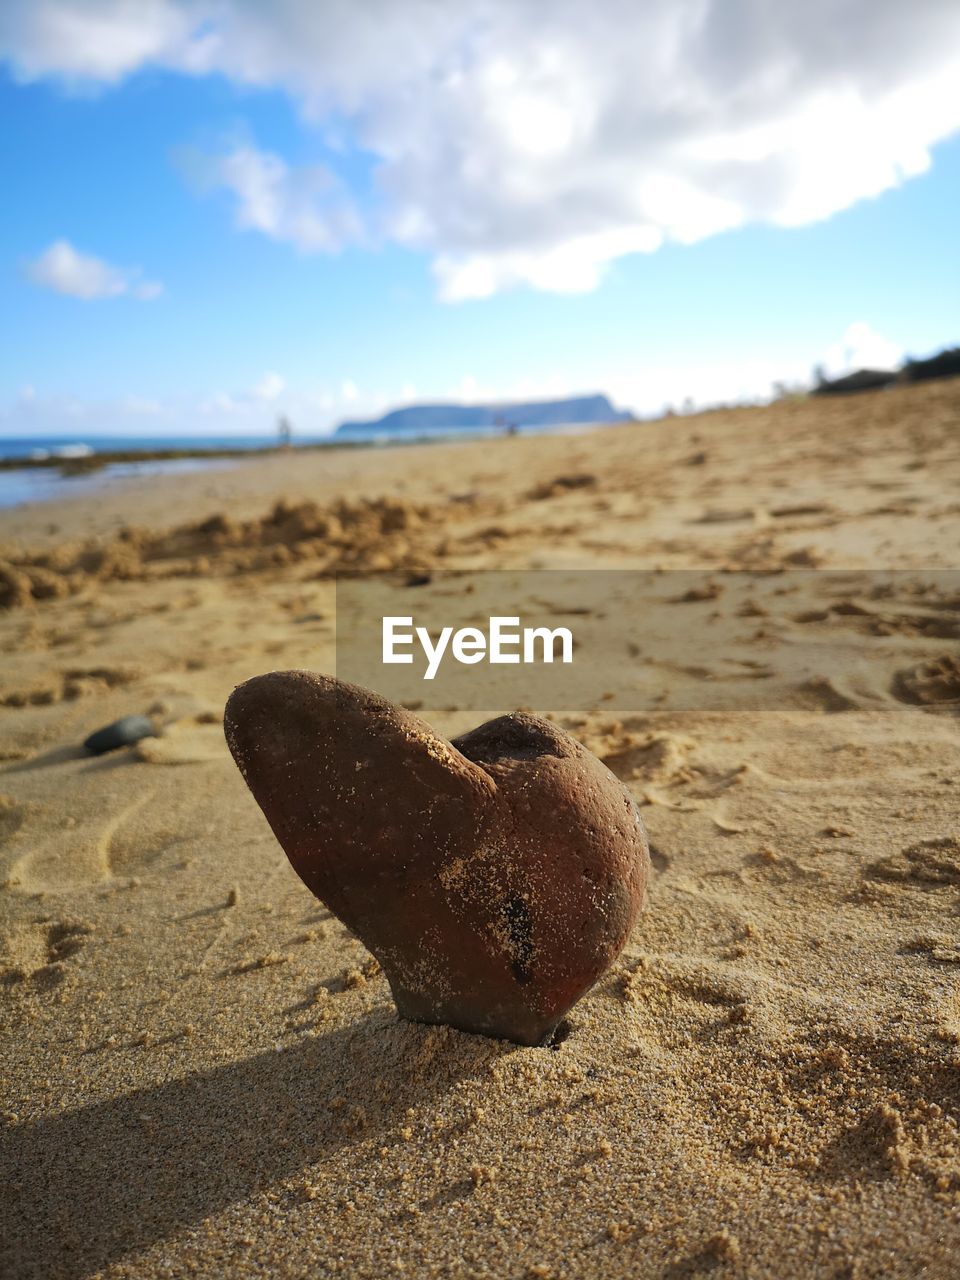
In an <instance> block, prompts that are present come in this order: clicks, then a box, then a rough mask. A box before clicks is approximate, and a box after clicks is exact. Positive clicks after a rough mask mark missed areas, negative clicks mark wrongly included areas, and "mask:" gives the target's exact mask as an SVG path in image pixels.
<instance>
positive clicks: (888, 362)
mask: <svg viewBox="0 0 960 1280" xmlns="http://www.w3.org/2000/svg"><path fill="white" fill-rule="evenodd" d="M903 358H904V350H903V347H902V346H900V345H899V343H896V342H892V341H891V340H890V339H889V338H885V337H883V335H882V334H879V333H877V331H876V330H875V329H871V327H870V325H868V324H865V323H864V322H863V321H862V320H858V321H855V322H854V323H853V324H851V325H849V326H848V327H847V329H846V331H845V332H844V334H843V337H842V338H841V339H840V341H839V342H834V343H832V344H831V345H830V346H829V347H828V348H827V350H826V351H825V352H824V356H823V360H822V361H821V364H822V367H823V371H824V372H825V373H826V375H827V377H828V378H842V377H843V375H844V374H845V373H853V372H855V371H856V370H857V369H897V368H899V367H900V365H901V364H902V363H903Z"/></svg>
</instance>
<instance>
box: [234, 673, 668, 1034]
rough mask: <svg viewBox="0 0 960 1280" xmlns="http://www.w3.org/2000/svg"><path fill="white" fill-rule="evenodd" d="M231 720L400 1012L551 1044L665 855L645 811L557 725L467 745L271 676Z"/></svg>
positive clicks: (523, 727)
mask: <svg viewBox="0 0 960 1280" xmlns="http://www.w3.org/2000/svg"><path fill="white" fill-rule="evenodd" d="M224 728H225V732H226V737H227V742H228V744H229V746H230V750H231V751H232V753H233V757H234V759H235V760H236V762H237V765H238V766H239V768H240V772H241V773H242V774H243V776H244V778H245V779H246V782H247V785H248V786H249V787H250V790H251V791H252V792H253V794H254V796H255V797H256V800H257V802H258V803H259V805H260V807H261V809H262V810H263V812H264V814H265V815H266V817H267V821H268V822H269V823H270V826H271V827H272V828H273V830H274V833H275V834H276V837H277V839H278V840H279V841H280V843H281V845H282V846H283V848H284V850H285V851H286V853H287V856H288V857H289V859H290V861H291V863H292V864H293V867H294V869H295V870H296V872H297V874H298V875H299V876H300V878H301V879H302V880H303V881H304V883H305V884H306V885H307V887H308V888H309V889H311V890H312V891H313V893H314V894H316V896H317V897H318V898H319V899H320V900H321V901H322V902H323V903H325V904H326V905H327V906H328V907H329V908H330V910H331V911H332V912H334V914H335V915H337V916H339V918H340V919H341V920H342V921H343V922H344V923H345V924H346V925H347V926H348V928H350V929H351V930H352V931H353V932H354V933H355V934H357V936H358V937H359V938H360V939H361V941H362V942H363V943H364V944H365V945H366V946H367V947H368V948H369V950H370V951H372V952H373V954H374V955H375V956H376V958H377V959H378V960H379V961H380V964H381V965H382V967H383V970H384V972H385V974H386V976H387V979H388V981H389V983H390V988H391V991H392V992H393V998H394V1000H395V1001H396V1005H397V1009H398V1011H399V1013H400V1014H401V1016H402V1017H405V1018H410V1019H412V1020H414V1021H417V1022H429V1023H447V1024H449V1025H450V1026H453V1027H458V1028H459V1029H461V1030H463V1031H473V1032H479V1033H481V1034H483V1035H489V1036H496V1037H498V1038H502V1039H508V1040H514V1041H517V1042H518V1043H519V1044H526V1045H534V1044H540V1043H543V1042H544V1041H545V1040H546V1039H548V1038H549V1037H550V1036H551V1035H552V1033H553V1032H554V1030H555V1029H556V1027H557V1025H558V1023H559V1022H560V1020H561V1018H562V1017H563V1015H564V1014H565V1013H566V1012H567V1010H568V1009H569V1008H570V1007H571V1006H572V1005H573V1004H574V1003H575V1002H576V1001H577V1000H578V999H579V998H580V996H582V995H583V994H584V992H585V991H587V990H588V989H589V988H590V987H591V986H593V984H594V983H595V982H596V981H597V979H598V978H599V977H600V975H601V974H602V973H603V972H604V971H605V970H606V968H607V967H608V966H609V965H610V963H611V962H612V961H613V960H614V958H615V957H616V956H617V954H618V953H619V951H620V949H621V948H622V946H623V944H624V942H625V941H626V939H627V935H628V934H629V932H630V928H631V926H632V925H633V922H634V920H635V919H636V916H637V913H638V912H639V910H640V907H641V905H642V903H643V896H644V890H645V887H646V881H647V876H648V873H649V865H650V859H649V853H648V850H647V841H646V836H645V833H644V830H643V824H642V822H641V820H640V814H639V812H638V810H637V806H636V805H635V803H634V801H633V799H632V797H631V796H630V794H629V792H628V791H627V790H626V788H625V787H624V786H623V785H622V784H621V783H620V782H619V781H618V779H617V778H616V777H614V775H613V774H612V773H611V772H610V771H609V770H608V769H607V768H606V767H605V766H604V765H602V764H601V763H600V761H599V760H597V759H596V757H595V756H593V755H591V754H590V752H588V751H587V750H586V749H585V748H584V747H583V746H581V745H580V743H578V742H577V741H576V740H575V739H574V738H572V737H571V736H570V735H569V734H568V733H565V732H564V731H563V730H562V729H560V728H558V727H557V726H556V725H555V724H552V723H551V722H550V721H548V720H540V719H538V718H537V717H535V716H528V715H519V714H518V715H509V716H502V717H500V718H499V719H497V720H491V721H489V722H488V723H487V724H483V725H481V726H480V727H479V728H478V729H474V730H472V732H470V733H467V734H464V735H463V736H462V737H460V738H456V739H455V740H454V741H453V742H452V743H450V742H447V741H445V740H444V739H443V738H441V737H439V736H438V735H437V734H436V733H435V732H434V731H433V730H432V729H431V728H430V726H429V725H428V724H426V723H425V722H424V721H423V720H421V719H419V717H417V716H415V715H412V714H411V713H410V712H408V711H405V710H404V709H403V708H401V707H398V706H396V705H395V704H394V703H392V702H388V701H387V700H386V699H385V698H382V697H380V696H379V695H378V694H375V693H371V692H370V691H369V690H366V689H361V688H359V687H358V686H356V685H351V684H346V683H344V682H343V681H338V680H335V679H333V678H332V677H330V676H323V675H315V674H313V673H311V672H308V671H274V672H271V673H269V674H268V675H263V676H257V677H256V678H254V679H253V680H248V681H247V682H246V683H245V684H242V685H240V686H239V688H237V689H236V690H234V692H233V694H232V695H231V697H230V699H229V701H228V703H227V707H226V712H225V717H224Z"/></svg>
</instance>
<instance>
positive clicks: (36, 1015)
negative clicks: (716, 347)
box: [0, 379, 960, 1280]
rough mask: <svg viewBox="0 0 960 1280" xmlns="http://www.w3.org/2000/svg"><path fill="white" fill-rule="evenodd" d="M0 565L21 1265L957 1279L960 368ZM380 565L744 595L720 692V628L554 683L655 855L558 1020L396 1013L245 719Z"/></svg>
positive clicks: (65, 547)
mask: <svg viewBox="0 0 960 1280" xmlns="http://www.w3.org/2000/svg"><path fill="white" fill-rule="evenodd" d="M0 562H2V565H0V605H2V606H4V607H2V608H0V635H2V651H3V654H4V658H3V663H2V668H0V882H2V888H0V1011H2V1023H3V1035H2V1041H0V1044H2V1048H0V1053H2V1105H0V1110H2V1113H3V1114H2V1127H0V1171H2V1179H3V1186H4V1192H3V1196H2V1204H3V1207H2V1209H0V1217H2V1218H3V1227H2V1232H0V1238H2V1243H0V1250H2V1251H0V1271H2V1273H3V1274H4V1275H5V1276H9V1277H10V1280H20V1278H23V1280H26V1278H27V1277H31V1278H36V1280H41V1278H43V1280H47V1278H48V1277H51V1278H52V1277H70V1278H77V1280H79V1278H80V1277H84V1278H85V1277H90V1276H94V1275H103V1276H109V1277H119V1276H131V1277H133V1276H135V1277H138V1278H140V1277H143V1278H144V1280H147V1278H151V1280H152V1278H153V1277H160V1276H187V1275H202V1276H225V1277H231V1278H232V1277H241V1276H254V1275H260V1276H262V1275H276V1276H283V1277H297V1276H304V1275H308V1274H309V1275H318V1276H322V1275H328V1274H336V1275H343V1276H346V1277H358V1278H364V1280H366V1278H369V1280H375V1278H376V1280H379V1278H380V1277H388V1276H393V1275H397V1276H403V1275H406V1276H417V1277H420V1276H423V1277H433V1276H436V1277H458V1278H459V1277H463V1278H464V1280H466V1278H467V1277H470V1278H471V1280H473V1278H476V1280H479V1278H480V1277H498V1278H499V1277H511V1278H512V1277H516V1278H517V1280H522V1278H525V1277H539V1278H541V1280H580V1278H582V1277H590V1278H591V1280H592V1278H594V1277H596V1278H598V1280H599V1278H600V1277H610V1278H614V1277H618V1278H619V1277H623V1278H626V1277H632V1278H639V1277H657V1278H662V1280H680V1277H694V1276H711V1277H712V1276H730V1277H737V1276H743V1277H770V1278H771V1280H773V1278H777V1280H793V1278H796V1280H799V1278H800V1277H805V1278H809V1277H821V1276H823V1277H837V1280H840V1278H841V1277H843V1278H845V1280H868V1278H876V1280H879V1278H880V1277H883V1278H884V1280H893V1278H899V1280H908V1278H909V1280H913V1278H914V1277H919V1276H924V1277H928V1278H930V1280H949V1278H950V1277H954V1276H956V1275H957V1267H958V1263H957V1258H958V1256H960V926H958V919H960V917H958V908H960V739H958V734H957V728H958V714H960V647H958V645H957V640H958V638H960V568H958V567H960V380H957V379H954V380H944V381H939V382H930V383H926V384H922V385H917V386H913V387H897V388H893V389H891V390H889V391H883V392H876V393H867V394H862V395H858V396H849V397H835V398H817V397H809V398H797V399H795V400H786V401H783V402H779V403H775V404H773V405H771V406H769V407H764V408H743V409H730V410H720V411H715V412H712V413H704V414H699V415H691V416H683V417H670V418H665V419H662V420H659V421H656V422H649V423H638V424H632V425H622V426H617V427H611V428H606V429H603V430H598V431H596V432H588V433H583V434H580V435H569V436H553V437H546V436H541V437H536V438H524V437H522V436H520V437H517V438H511V439H508V438H504V439H503V440H499V441H494V442H489V441H483V442H475V443H470V442H467V441H465V442H463V443H455V444H435V445H418V446H409V447H403V448H395V449H367V450H343V451H323V452H314V453H310V454H307V455H303V456H299V455H297V454H295V453H290V454H287V455H283V454H278V455H277V456H274V457H270V458H264V459H257V460H256V461H247V462H239V463H237V464H235V465H231V466H230V467H229V468H225V469H224V470H222V471H207V472H203V473H198V474H195V475H185V476H176V477H174V476H166V477H158V478H155V479H152V480H148V479H142V480H132V481H129V482H127V483H125V484H122V485H115V486H112V487H110V488H108V489H105V490H104V492H103V493H102V494H100V495H98V496H97V497H96V499H94V498H92V497H90V498H83V499H70V498H68V499H65V500H64V501H62V502H58V503H56V504H55V505H46V506H45V505H42V504H38V505H36V506H33V507H28V508H14V509H11V510H8V511H4V512H0ZM395 569H399V570H416V571H417V572H418V573H420V574H422V575H424V578H425V581H424V584H423V585H422V586H421V587H420V588H419V590H421V591H422V592H424V593H426V596H427V597H429V594H430V593H431V592H432V591H434V590H435V589H437V584H436V583H433V582H431V581H429V580H426V579H429V575H430V573H431V572H436V571H438V570H461V569H463V570H466V569H539V570H553V569H564V570H568V569H577V570H618V569H624V570H626V569H644V570H658V571H661V576H662V577H663V578H664V580H668V579H669V575H670V572H671V571H674V570H676V571H680V570H689V571H694V570H695V571H697V573H698V574H699V575H700V580H701V581H702V583H704V584H706V585H705V586H704V587H702V588H697V590H695V591H689V590H688V591H687V592H686V594H685V595H682V594H678V593H676V592H674V593H673V595H672V597H671V599H672V603H669V602H668V603H663V604H662V606H659V607H660V608H661V613H658V614H657V616H658V617H659V616H661V615H662V616H669V617H671V618H673V617H676V618H677V620H678V621H677V625H678V627H680V628H682V629H683V631H684V633H685V634H686V635H687V636H688V637H690V636H692V637H694V638H696V637H697V636H698V635H709V634H710V633H709V630H708V626H707V624H708V623H709V622H710V621H711V619H712V618H714V617H716V618H717V619H718V622H717V625H718V627H722V626H725V625H726V623H725V622H724V619H727V620H728V621H729V628H728V630H727V631H725V632H724V635H725V636H726V637H727V645H728V648H727V649H726V650H725V651H724V659H723V661H724V662H726V661H727V660H728V658H730V655H731V654H732V655H733V657H732V659H731V660H733V661H736V662H738V663H739V664H740V673H741V677H743V678H742V681H741V683H737V682H736V681H734V682H732V683H731V682H729V681H728V682H727V683H726V684H723V688H724V689H725V690H726V692H725V695H724V697H723V698H722V699H720V700H719V701H718V699H717V697H716V696H715V690H716V688H717V687H719V684H720V683H722V682H723V680H724V678H725V673H726V672H728V671H729V667H723V666H722V663H721V658H720V655H719V653H715V652H712V651H711V649H710V648H709V647H707V645H706V644H705V645H704V646H703V651H702V652H700V653H699V655H694V656H693V657H691V656H690V655H689V654H688V653H685V654H684V656H683V660H682V661H681V660H680V658H679V657H678V658H677V659H676V660H675V661H674V662H673V664H672V665H671V664H669V663H662V664H661V665H659V666H657V667H656V668H655V669H654V668H653V667H650V668H649V669H648V672H647V674H648V676H649V678H650V679H651V680H652V681H655V682H661V683H662V688H663V693H664V700H663V702H662V705H658V706H650V705H644V706H643V707H641V708H636V709H634V710H632V711H631V709H630V708H629V707H627V708H626V709H624V708H623V707H622V706H621V705H620V703H618V704H617V705H616V707H611V706H610V705H608V704H607V703H605V702H604V701H603V698H602V697H598V698H597V700H596V702H595V703H594V704H593V705H591V706H588V707H585V708H583V709H581V710H579V711H578V712H576V713H574V712H571V711H570V708H569V707H552V708H550V707H543V708H541V707H537V708H536V709H537V710H538V711H539V712H540V713H541V714H544V713H546V712H548V711H552V712H553V713H554V714H555V715H556V716H557V718H558V720H559V722H560V723H561V724H562V725H563V726H564V727H565V728H567V729H568V730H569V731H570V732H571V733H573V734H574V735H575V736H576V737H577V738H578V739H579V740H580V741H581V742H582V743H583V744H584V745H585V746H586V747H587V748H588V749H589V750H590V751H592V752H594V753H595V754H596V755H598V756H599V757H600V758H601V759H603V760H604V761H605V762H606V763H607V764H608V766H609V767H610V768H611V769H612V770H613V771H614V772H615V773H616V774H617V776H618V777H620V778H621V779H622V780H623V781H624V782H625V783H626V784H627V785H628V786H629V788H630V789H631V791H632V793H633V795H634V797H635V798H636V800H637V802H638V803H639V804H640V805H641V808H642V814H643V818H644V822H645V823H646V825H647V829H648V831H649V835H650V840H651V847H652V857H653V864H654V867H653V877H652V883H651V887H650V891H649V893H648V900H647V905H646V907H645V910H644V912H643V914H642V916H641V917H640V920H639V923H638V925H637V927H636V928H635V930H634V932H633V934H632V936H631V938H630V940H629V942H628V944H627V946H626V948H625V950H624V951H623V953H622V955H621V956H620V958H619V960H618V961H617V963H616V964H615V966H614V967H613V968H612V969H611V971H610V972H609V973H608V974H607V975H606V976H605V977H604V978H603V979H602V980H601V981H600V982H599V983H598V984H597V986H596V987H595V988H594V989H593V990H592V991H591V992H590V993H589V994H588V995H587V996H586V997H585V998H584V999H583V1000H582V1001H581V1002H580V1003H579V1004H578V1005H577V1006H576V1007H575V1008H574V1009H573V1011H572V1013H571V1015H570V1028H569V1034H567V1035H566V1037H565V1038H564V1039H563V1040H562V1042H561V1043H559V1044H557V1045H556V1046H555V1047H553V1048H550V1049H528V1048H519V1047H517V1046H516V1045H512V1044H509V1043H506V1042H500V1041H494V1040H490V1039H486V1038H483V1037H479V1036H470V1035H466V1034H462V1033H459V1032H456V1031H452V1030H449V1029H446V1028H428V1027H424V1026H419V1025H414V1024H411V1023H405V1022H402V1021H400V1020H398V1018H397V1016H396V1012H395V1009H394V1007H393V1004H392V1002H391V1000H390V996H389V990H388V988H387V985H386V981H385V979H384V977H383V975H382V974H381V973H380V972H379V971H378V967H377V965H376V962H374V961H372V959H371V957H370V956H369V954H368V953H367V952H366V951H365V949H364V947H363V946H362V945H361V944H360V942H359V941H358V940H357V939H355V938H354V937H352V936H351V935H350V934H349V933H348V932H347V931H346V930H345V929H344V928H343V927H342V926H341V925H340V924H339V922H338V921H337V920H336V919H334V918H333V917H332V916H331V915H330V914H329V913H328V912H327V911H326V910H324V909H323V907H322V906H321V904H320V903H319V902H317V901H316V900H315V899H313V898H312V897H311V895H310V894H309V893H308V891H307V890H306V889H305V888H304V886H303V885H302V884H301V882H300V881H299V880H298V879H297V877H296V875H295V874H294V872H293V870H292V869H291V867H290V865H289V864H288V862H287V859H286V857H285V856H284V854H283V852H282V850H281V849H280V847H279V846H278V844H277V842H276V840H275V839H274V837H273V835H272V833H271V831H270V829H269V828H268V826H267V824H266V821H265V820H264V818H263V815H262V814H261V812H260V810H259V809H258V808H257V806H256V804H255V803H254V801H253V799H252V797H251V796H250V794H249V793H248V792H247V790H246V788H245V786H244V784H243V780H242V779H241V777H240V775H239V773H238V771H237V769H236V767H235V766H234V764H233V761H232V760H231V758H230V755H229V752H228V750H227V747H226V744H225V741H224V737H223V728H222V712H223V706H224V702H225V700H226V698H227V697H228V695H229V693H230V691H231V690H232V689H233V688H234V686H235V685H236V684H238V683H239V682H240V681H242V680H244V679H247V678H248V677H250V676H253V675H256V674H259V673H261V672H265V671H269V670H272V669H281V668H299V667H303V668H308V669H311V670H316V671H327V672H332V671H333V670H334V663H335V653H334V642H335V634H336V631H335V628H336V606H335V582H336V576H337V574H339V573H343V572H345V571H356V570H395ZM730 575H733V576H732V577H731V576H730ZM797 575H798V576H797ZM884 575H885V576H884ZM795 576H796V583H797V584H798V585H794V580H795ZM754 579H755V581H756V584H757V586H756V590H755V591H754V590H752V589H748V587H749V584H750V582H751V581H753V580H754ZM745 583H746V584H747V585H746V586H745V585H744V584H745ZM771 584H773V586H771ZM778 584H779V585H782V586H783V587H784V588H785V589H784V590H783V591H782V592H781V593H780V594H778V592H777V590H776V586H777V585H778ZM787 588H789V589H787ZM663 595H664V599H666V598H667V597H668V596H670V595H671V593H670V592H668V591H664V593H663ZM761 597H762V598H761ZM663 610H665V611H666V613H665V614H663V613H662V611H663ZM633 641H634V642H635V643H636V646H637V649H636V656H635V658H634V662H635V664H636V665H637V666H638V667H642V666H643V662H644V659H643V652H642V650H643V635H642V634H640V635H636V636H634V637H633ZM838 646H839V647H841V648H842V651H843V653H844V655H845V657H844V662H843V664H842V671H841V669H840V668H838V667H836V666H835V664H834V662H833V659H832V657H831V655H832V654H834V653H836V652H837V651H838ZM694 647H696V646H694ZM801 652H802V654H803V655H804V657H803V662H804V664H806V665H803V667H802V670H801V669H800V668H799V667H798V664H797V662H796V661H795V660H794V659H795V657H796V655H797V654H799V653H801ZM751 671H752V672H753V673H754V674H755V675H757V679H756V680H753V681H752V682H751V681H750V680H748V679H747V678H746V676H744V674H743V673H744V672H751ZM838 672H840V674H838ZM761 677H762V678H761ZM759 684H763V688H764V690H765V691H766V695H768V696H766V695H765V698H764V700H761V701H758V697H757V696H755V690H756V688H758V687H759ZM741 687H742V694H741V692H740V691H741ZM701 689H702V690H703V691H704V692H703V699H702V703H701V702H699V701H698V698H699V692H698V691H699V690H701ZM672 704H673V705H672ZM513 709H514V708H513V707H512V706H503V707H501V708H499V710H500V711H502V712H507V711H511V710H513ZM128 714H145V715H148V716H151V717H152V718H153V719H154V721H155V724H156V727H157V730H158V736H156V737H150V738H145V739H143V740H142V741H141V742H140V743H138V744H137V745H136V746H132V747H129V748H125V749H123V750H120V751H117V752H115V753H111V754H109V755H106V756H103V757H98V758H94V757H91V756H89V755H87V754H86V753H85V752H84V751H83V749H82V746H81V744H82V742H83V740H84V739H85V738H86V736H87V735H88V734H89V733H91V732H92V731H94V730H95V729H97V728H99V727H100V726H102V725H104V724H107V723H108V722H110V721H112V720H114V719H116V718H117V717H119V716H123V715H128ZM422 714H424V715H427V711H424V712H423V713H422ZM429 718H430V719H431V722H432V723H433V724H434V726H435V727H436V728H437V729H438V730H439V731H440V732H441V733H443V734H445V735H448V736H450V735H453V734H456V733H459V732H462V731H463V730H465V729H467V728H469V727H471V726H472V725H473V724H474V723H475V722H476V719H477V717H476V716H475V715H474V714H473V713H472V712H471V711H470V709H469V708H464V707H458V706H448V707H446V708H445V709H444V710H442V711H436V712H433V711H431V712H430V714H429Z"/></svg>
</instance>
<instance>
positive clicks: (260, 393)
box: [253, 373, 287, 400]
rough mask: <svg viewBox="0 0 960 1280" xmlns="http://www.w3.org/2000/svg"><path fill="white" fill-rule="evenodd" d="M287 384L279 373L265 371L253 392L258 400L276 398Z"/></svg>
mask: <svg viewBox="0 0 960 1280" xmlns="http://www.w3.org/2000/svg"><path fill="white" fill-rule="evenodd" d="M286 385H287V384H286V381H285V379H283V378H282V377H281V376H280V374H279V373H265V374H264V375H263V377H262V378H261V379H260V381H259V382H258V383H257V385H256V386H255V387H254V389H253V394H254V395H255V396H256V398H257V399H258V400H276V398H277V397H278V396H279V395H280V394H281V392H282V391H283V389H284V387H285V386H286Z"/></svg>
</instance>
